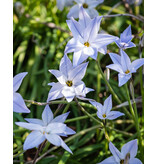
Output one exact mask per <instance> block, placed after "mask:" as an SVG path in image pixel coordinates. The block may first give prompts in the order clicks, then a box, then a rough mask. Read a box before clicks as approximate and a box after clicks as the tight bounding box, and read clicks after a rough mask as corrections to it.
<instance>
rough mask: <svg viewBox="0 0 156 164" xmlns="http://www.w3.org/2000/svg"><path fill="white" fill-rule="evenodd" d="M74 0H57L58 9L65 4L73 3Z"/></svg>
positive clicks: (61, 8)
mask: <svg viewBox="0 0 156 164" xmlns="http://www.w3.org/2000/svg"><path fill="white" fill-rule="evenodd" d="M73 1H74V0H57V7H58V9H59V10H61V11H62V10H63V9H64V7H65V6H71V5H73Z"/></svg>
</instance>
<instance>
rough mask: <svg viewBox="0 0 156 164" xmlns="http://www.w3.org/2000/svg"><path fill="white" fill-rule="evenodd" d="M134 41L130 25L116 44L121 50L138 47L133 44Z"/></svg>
mask: <svg viewBox="0 0 156 164" xmlns="http://www.w3.org/2000/svg"><path fill="white" fill-rule="evenodd" d="M132 39H133V36H132V31H131V25H129V26H128V27H127V28H126V29H125V30H124V32H123V33H121V35H120V39H118V40H116V41H115V43H116V44H117V46H118V47H119V48H121V49H127V48H132V47H136V45H135V44H134V43H133V42H131V40H132Z"/></svg>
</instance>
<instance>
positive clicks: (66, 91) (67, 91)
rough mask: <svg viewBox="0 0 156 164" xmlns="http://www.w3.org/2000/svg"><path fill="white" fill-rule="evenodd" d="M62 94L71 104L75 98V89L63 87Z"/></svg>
mask: <svg viewBox="0 0 156 164" xmlns="http://www.w3.org/2000/svg"><path fill="white" fill-rule="evenodd" d="M62 94H63V96H64V97H65V98H66V100H67V101H68V102H71V101H72V100H73V99H74V97H75V89H74V87H68V86H65V87H64V88H63V90H62Z"/></svg>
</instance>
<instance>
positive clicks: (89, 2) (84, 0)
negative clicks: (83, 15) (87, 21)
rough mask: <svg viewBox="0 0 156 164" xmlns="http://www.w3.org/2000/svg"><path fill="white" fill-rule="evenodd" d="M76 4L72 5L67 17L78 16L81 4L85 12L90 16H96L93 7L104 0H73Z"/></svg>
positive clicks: (96, 13)
mask: <svg viewBox="0 0 156 164" xmlns="http://www.w3.org/2000/svg"><path fill="white" fill-rule="evenodd" d="M74 1H75V2H76V3H77V4H76V5H74V6H73V7H72V8H71V9H70V11H69V13H68V15H67V17H68V18H71V17H74V18H78V17H79V10H80V7H81V6H83V8H84V9H85V10H86V12H87V13H88V14H89V16H90V17H91V18H94V17H96V16H98V15H99V14H98V12H97V11H96V10H95V7H96V6H97V5H99V4H100V3H103V1H104V0H74Z"/></svg>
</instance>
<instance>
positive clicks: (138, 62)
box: [131, 59, 144, 71]
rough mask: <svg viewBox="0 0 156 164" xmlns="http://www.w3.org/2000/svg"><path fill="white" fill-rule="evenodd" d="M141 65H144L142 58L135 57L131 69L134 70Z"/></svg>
mask: <svg viewBox="0 0 156 164" xmlns="http://www.w3.org/2000/svg"><path fill="white" fill-rule="evenodd" d="M142 65H144V59H137V60H134V61H133V62H132V65H131V67H132V69H134V71H136V70H137V69H138V68H140V67H141V66H142Z"/></svg>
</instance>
